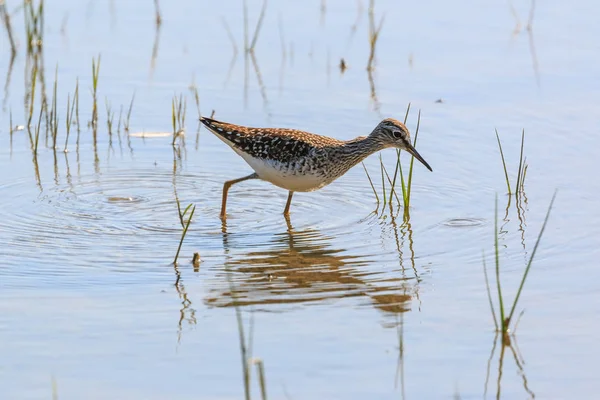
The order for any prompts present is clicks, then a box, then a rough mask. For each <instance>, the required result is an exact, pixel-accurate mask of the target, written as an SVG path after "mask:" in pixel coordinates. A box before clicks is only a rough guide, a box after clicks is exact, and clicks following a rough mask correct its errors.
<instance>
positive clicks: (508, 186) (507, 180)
mask: <svg viewBox="0 0 600 400" xmlns="http://www.w3.org/2000/svg"><path fill="white" fill-rule="evenodd" d="M495 131H496V140H498V148H499V149H500V157H502V167H503V168H504V176H505V178H506V187H507V188H508V194H512V191H511V190H510V180H509V179H508V169H507V168H506V160H505V159H504V152H503V151H502V143H500V136H499V135H498V129H495Z"/></svg>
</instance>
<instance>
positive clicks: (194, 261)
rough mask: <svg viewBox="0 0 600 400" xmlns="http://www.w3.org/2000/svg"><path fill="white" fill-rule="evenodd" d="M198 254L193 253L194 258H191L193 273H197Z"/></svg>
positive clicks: (198, 264) (198, 265)
mask: <svg viewBox="0 0 600 400" xmlns="http://www.w3.org/2000/svg"><path fill="white" fill-rule="evenodd" d="M201 261H202V260H200V253H198V252H197V251H196V252H195V253H194V257H193V258H192V265H193V266H194V271H196V272H197V270H198V268H200V262H201Z"/></svg>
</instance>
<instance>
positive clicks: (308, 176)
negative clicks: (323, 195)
mask: <svg viewBox="0 0 600 400" xmlns="http://www.w3.org/2000/svg"><path fill="white" fill-rule="evenodd" d="M234 150H236V153H238V154H239V155H240V156H242V158H243V159H244V160H245V161H246V162H247V163H248V165H250V167H252V169H253V170H254V171H255V172H256V173H257V175H258V177H259V178H260V179H263V180H265V181H268V182H271V183H272V184H273V185H275V186H279V187H280V188H283V189H287V190H291V191H294V192H312V191H313V190H317V189H320V188H322V187H323V186H325V185H328V184H329V183H331V181H329V180H327V179H326V178H324V177H323V176H319V175H314V174H312V173H309V172H306V173H302V172H300V171H296V172H294V171H291V170H290V169H289V168H286V166H285V165H282V164H281V163H279V162H277V161H273V160H261V159H258V158H253V157H250V156H249V155H248V154H246V153H244V152H242V151H238V150H237V149H235V148H234Z"/></svg>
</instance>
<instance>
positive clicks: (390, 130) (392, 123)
mask: <svg viewBox="0 0 600 400" xmlns="http://www.w3.org/2000/svg"><path fill="white" fill-rule="evenodd" d="M370 137H371V138H372V139H375V140H376V141H377V142H379V143H380V144H381V145H382V146H383V147H384V148H387V147H395V148H397V149H400V150H404V151H406V152H408V153H410V154H411V155H412V156H413V157H415V158H416V159H417V160H419V161H420V162H421V163H422V164H423V165H424V166H425V167H427V169H428V170H430V171H433V170H432V169H431V167H430V166H429V164H427V161H425V159H424V158H423V157H421V155H420V154H419V152H418V151H417V149H415V148H414V146H413V145H412V144H411V142H410V132H409V131H408V128H407V127H406V125H404V124H403V123H402V122H400V121H398V120H395V119H393V118H386V119H384V120H383V121H381V122H380V123H379V125H377V127H375V129H374V130H373V132H372V133H371V135H370Z"/></svg>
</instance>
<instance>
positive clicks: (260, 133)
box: [200, 117, 433, 218]
mask: <svg viewBox="0 0 600 400" xmlns="http://www.w3.org/2000/svg"><path fill="white" fill-rule="evenodd" d="M200 121H201V122H202V123H203V124H204V126H206V127H207V128H208V129H209V130H210V131H211V132H212V133H214V134H215V136H217V137H218V138H219V139H221V140H222V141H223V142H225V143H226V144H227V145H229V147H231V148H232V149H233V151H235V152H236V153H237V154H238V155H240V156H241V157H242V158H243V159H244V160H245V161H246V162H247V163H248V165H250V167H251V168H252V169H253V170H254V173H252V174H250V175H247V176H244V177H242V178H238V179H233V180H230V181H227V182H225V184H224V185H223V199H222V202H221V218H225V217H226V208H227V193H228V192H229V188H231V186H232V185H235V184H236V183H240V182H243V181H246V180H249V179H262V180H265V181H267V182H270V183H272V184H273V185H275V186H278V187H280V188H283V189H286V190H288V191H289V194H288V199H287V203H286V205H285V209H284V211H283V214H284V215H285V216H286V217H287V216H289V212H290V205H291V204H292V196H293V195H294V192H312V191H315V190H318V189H321V188H322V187H324V186H326V185H329V184H330V183H331V182H333V181H335V180H336V179H337V178H339V177H340V176H342V175H344V174H345V173H346V172H347V171H348V170H349V169H350V168H352V167H354V166H355V165H356V164H358V163H359V162H361V161H362V160H364V159H365V158H366V157H368V156H369V155H371V154H373V153H375V152H378V151H380V150H383V149H386V148H390V147H395V148H397V149H400V150H405V151H407V152H408V153H410V154H411V155H412V156H413V157H415V158H416V159H417V160H419V161H420V162H421V163H423V165H425V167H427V169H429V170H430V171H433V170H432V169H431V167H430V166H429V164H427V162H426V161H425V160H424V159H423V157H421V155H420V154H419V153H418V152H417V150H416V149H415V148H414V147H413V145H412V144H411V143H410V132H409V131H408V128H407V127H406V126H405V125H404V124H403V123H402V122H400V121H397V120H395V119H393V118H387V119H384V120H383V121H381V122H380V123H379V124H378V125H377V126H376V127H375V129H373V132H371V134H370V135H369V136H359V137H357V138H356V139H352V140H348V141H343V140H338V139H334V138H332V137H328V136H321V135H316V134H314V133H309V132H304V131H299V130H295V129H286V128H251V127H247V126H241V125H234V124H230V123H227V122H221V121H217V120H214V119H211V118H206V117H201V118H200Z"/></svg>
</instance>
